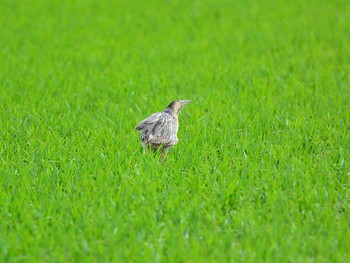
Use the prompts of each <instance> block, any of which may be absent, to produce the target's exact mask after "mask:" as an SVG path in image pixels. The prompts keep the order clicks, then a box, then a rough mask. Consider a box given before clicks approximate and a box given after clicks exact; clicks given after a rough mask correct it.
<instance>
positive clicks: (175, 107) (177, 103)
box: [165, 100, 191, 114]
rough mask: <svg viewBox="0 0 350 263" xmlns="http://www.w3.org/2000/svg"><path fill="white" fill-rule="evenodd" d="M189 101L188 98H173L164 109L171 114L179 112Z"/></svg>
mask: <svg viewBox="0 0 350 263" xmlns="http://www.w3.org/2000/svg"><path fill="white" fill-rule="evenodd" d="M190 102H191V101H190V100H174V101H172V102H171V103H170V104H169V106H168V107H167V108H166V109H165V111H168V112H170V113H172V114H179V112H180V111H181V110H182V108H183V107H184V106H185V105H186V104H188V103H190Z"/></svg>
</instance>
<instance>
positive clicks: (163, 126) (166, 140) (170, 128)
mask: <svg viewBox="0 0 350 263" xmlns="http://www.w3.org/2000/svg"><path fill="white" fill-rule="evenodd" d="M177 130H178V122H177V120H176V119H175V118H174V117H173V116H171V115H170V114H168V113H164V112H162V113H161V114H160V115H159V117H158V120H157V121H156V123H155V124H154V126H153V128H152V130H150V133H149V138H148V142H149V143H152V144H164V145H174V144H177V142H178V139H177Z"/></svg>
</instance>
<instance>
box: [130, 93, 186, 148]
mask: <svg viewBox="0 0 350 263" xmlns="http://www.w3.org/2000/svg"><path fill="white" fill-rule="evenodd" d="M189 102H190V101H189V100H175V101H173V102H171V103H170V104H169V106H168V107H167V108H166V109H165V110H164V111H162V112H157V113H154V114H152V115H150V116H149V117H148V118H147V119H145V120H143V121H141V122H140V123H139V124H138V125H137V127H136V130H138V131H141V141H142V146H143V147H148V148H151V149H153V150H158V148H159V147H161V149H162V152H163V153H166V152H167V151H168V150H169V149H170V147H171V146H173V145H176V144H177V143H178V138H177V132H178V130H179V120H178V114H179V112H180V111H181V109H182V108H183V106H184V105H185V104H188V103H189Z"/></svg>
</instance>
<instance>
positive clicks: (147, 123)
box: [136, 112, 162, 131]
mask: <svg viewBox="0 0 350 263" xmlns="http://www.w3.org/2000/svg"><path fill="white" fill-rule="evenodd" d="M161 114H162V113H161V112H157V113H154V114H152V115H150V116H148V118H147V119H145V120H143V121H141V122H140V123H139V124H138V125H137V126H136V130H138V131H142V130H148V129H150V128H152V127H153V126H154V124H155V123H156V122H157V121H158V120H159V117H160V116H161Z"/></svg>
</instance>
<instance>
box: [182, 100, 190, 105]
mask: <svg viewBox="0 0 350 263" xmlns="http://www.w3.org/2000/svg"><path fill="white" fill-rule="evenodd" d="M190 102H191V101H190V100H182V101H181V104H182V105H186V104H188V103H190Z"/></svg>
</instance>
